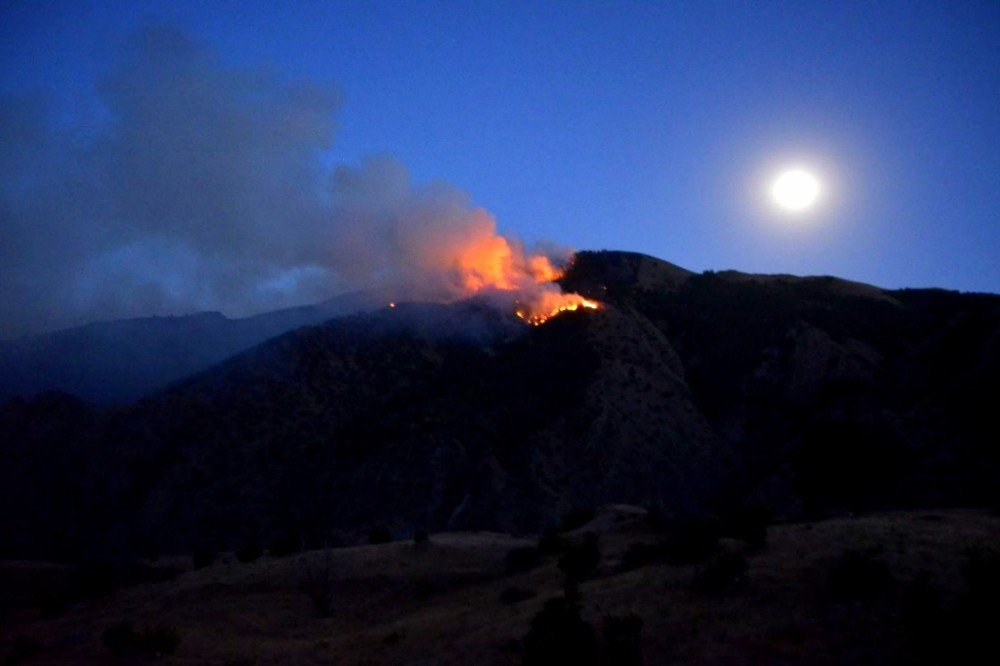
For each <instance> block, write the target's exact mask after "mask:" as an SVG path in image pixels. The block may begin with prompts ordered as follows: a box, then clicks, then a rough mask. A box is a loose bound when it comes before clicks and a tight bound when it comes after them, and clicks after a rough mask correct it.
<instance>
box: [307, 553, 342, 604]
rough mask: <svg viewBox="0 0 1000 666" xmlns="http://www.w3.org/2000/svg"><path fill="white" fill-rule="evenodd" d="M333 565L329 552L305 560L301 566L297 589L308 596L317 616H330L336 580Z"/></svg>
mask: <svg viewBox="0 0 1000 666" xmlns="http://www.w3.org/2000/svg"><path fill="white" fill-rule="evenodd" d="M334 571H335V569H334V565H333V561H332V560H331V558H330V556H329V554H327V555H326V556H325V557H323V558H321V559H320V560H318V561H314V562H306V563H305V565H304V567H303V574H302V578H301V579H300V581H299V589H300V590H301V591H302V592H303V593H305V595H306V596H307V597H309V601H311V602H312V605H313V608H314V609H315V610H316V614H317V615H318V616H319V617H330V615H331V614H332V613H333V600H334V593H335V587H336V582H335V579H334Z"/></svg>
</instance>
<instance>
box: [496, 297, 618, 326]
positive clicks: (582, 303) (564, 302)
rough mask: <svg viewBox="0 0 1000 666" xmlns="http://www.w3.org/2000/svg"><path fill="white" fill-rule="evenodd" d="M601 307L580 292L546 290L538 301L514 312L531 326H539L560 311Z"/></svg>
mask: <svg viewBox="0 0 1000 666" xmlns="http://www.w3.org/2000/svg"><path fill="white" fill-rule="evenodd" d="M600 307H601V305H600V303H598V302H597V301H591V300H588V299H586V298H584V297H583V296H581V295H580V294H555V293H551V292H547V293H546V294H545V295H544V296H543V298H542V299H541V301H540V302H535V303H532V304H531V305H530V307H527V308H524V307H522V308H519V309H518V310H516V311H515V312H514V314H516V315H517V316H518V317H519V318H521V319H523V320H524V321H526V322H528V323H529V324H531V325H532V326H540V325H541V324H544V323H545V322H546V321H548V320H549V319H551V318H552V317H555V316H556V315H557V314H559V313H560V312H568V311H570V310H579V309H580V308H587V309H590V310H597V309H599V308H600Z"/></svg>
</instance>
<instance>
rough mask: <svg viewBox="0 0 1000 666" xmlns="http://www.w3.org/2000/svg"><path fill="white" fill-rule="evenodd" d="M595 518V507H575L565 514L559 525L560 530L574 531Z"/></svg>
mask: <svg viewBox="0 0 1000 666" xmlns="http://www.w3.org/2000/svg"><path fill="white" fill-rule="evenodd" d="M593 519H594V511H593V509H573V510H571V511H570V512H569V513H567V514H566V515H565V516H563V519H562V522H561V523H560V525H559V531H561V532H572V531H573V530H575V529H577V528H579V527H583V526H584V525H586V524H587V523H589V522H590V521H592V520H593Z"/></svg>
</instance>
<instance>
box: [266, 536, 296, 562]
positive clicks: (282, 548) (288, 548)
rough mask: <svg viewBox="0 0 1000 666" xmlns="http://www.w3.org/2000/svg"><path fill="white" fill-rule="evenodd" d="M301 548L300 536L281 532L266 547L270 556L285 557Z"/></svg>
mask: <svg viewBox="0 0 1000 666" xmlns="http://www.w3.org/2000/svg"><path fill="white" fill-rule="evenodd" d="M301 550H302V537H300V536H299V535H298V534H282V535H281V536H279V537H278V538H276V539H275V540H274V541H273V542H272V543H271V547H270V548H269V549H268V551H267V552H268V555H270V556H271V557H287V556H289V555H294V554H295V553H298V552H300V551H301Z"/></svg>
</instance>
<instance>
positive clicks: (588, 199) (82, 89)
mask: <svg viewBox="0 0 1000 666" xmlns="http://www.w3.org/2000/svg"><path fill="white" fill-rule="evenodd" d="M150 21H157V22H166V23H168V24H171V25H174V26H176V27H178V28H180V29H182V30H183V31H184V32H186V33H187V34H189V35H191V36H192V38H194V39H196V40H198V41H200V42H201V43H203V44H204V45H206V46H207V47H208V48H209V49H211V50H212V51H214V52H215V53H217V54H218V57H219V58H220V59H221V60H222V61H224V62H225V63H227V64H228V65H230V66H232V67H237V68H239V67H247V68H255V69H265V70H269V71H272V72H274V73H276V75H278V76H280V77H284V78H287V79H290V80H291V79H296V80H300V79H306V80H311V81H318V82H333V83H334V84H335V85H336V86H337V89H338V90H339V92H340V95H341V104H340V107H339V110H338V111H337V112H336V115H335V117H336V122H337V125H338V128H339V129H338V131H337V134H336V137H335V140H334V143H333V146H332V147H331V148H330V149H329V150H328V151H326V152H325V153H324V155H323V157H322V159H323V160H324V162H325V163H327V164H328V165H331V166H332V165H340V164H344V165H357V164H358V163H359V162H360V161H361V160H362V159H363V158H364V157H365V156H367V155H372V154H390V155H392V156H394V157H396V158H397V159H398V160H399V161H401V162H402V163H403V164H405V165H406V167H407V168H408V169H409V170H410V173H411V175H412V177H413V179H414V180H416V181H418V182H427V181H431V180H435V179H444V180H447V181H449V182H451V183H452V184H454V185H455V186H456V187H458V188H461V189H462V190H464V191H466V192H468V193H469V194H470V195H471V196H472V198H473V200H474V202H475V203H476V204H478V205H481V206H483V207H485V208H486V209H487V210H489V211H490V212H491V213H492V214H494V215H495V216H496V218H497V222H498V225H499V228H500V230H501V232H503V233H508V234H512V235H514V236H517V237H519V238H521V239H523V240H524V241H526V242H533V241H537V240H551V241H555V242H557V243H562V244H565V245H569V246H572V247H574V248H588V249H589V248H594V249H598V248H608V249H622V250H636V251H640V252H645V253H649V254H652V255H655V256H658V257H661V258H664V259H667V260H669V261H673V262H675V263H677V264H680V265H682V266H685V267H688V268H691V269H695V270H705V269H725V268H737V269H740V270H746V271H754V272H791V273H800V274H805V273H809V274H835V275H840V276H843V277H847V278H851V279H856V280H862V281H867V282H872V283H875V284H878V285H882V286H887V287H902V286H930V285H935V286H943V287H948V288H953V289H961V290H975V291H993V292H1000V268H998V266H1000V262H998V259H1000V205H998V194H1000V177H998V174H1000V104H998V103H997V100H1000V4H998V3H996V2H983V3H974V2H967V3H965V2H963V3H957V2H955V3H953V2H869V3H853V2H829V3H827V2H753V3H735V2H718V3H717V2H662V3H629V2H622V3H575V2H543V3H511V2H469V3H447V2H446V3H426V2H419V3H418V2H383V3H358V2H315V3H313V2H289V3H273V2H260V3H258V2H248V1H241V2H207V3H205V2H182V1H178V2H171V3H153V2H137V1H132V2H124V3H114V2H86V1H78V2H39V1H32V2H17V1H15V2H7V3H5V4H4V6H3V8H0V62H2V63H3V64H2V65H0V90H2V91H3V92H4V93H7V94H9V95H14V96H25V95H28V94H42V95H44V96H48V97H51V98H53V99H55V100H56V101H55V102H54V103H53V104H54V105H55V108H56V109H57V113H56V116H57V117H58V118H59V121H60V122H61V123H62V124H63V125H65V126H68V127H71V128H73V129H74V131H75V132H77V133H78V134H80V135H81V136H86V134H87V132H88V131H90V130H88V128H92V127H93V126H94V124H95V123H97V124H99V123H100V117H101V112H102V108H101V105H100V103H99V102H98V101H97V100H98V98H97V96H96V94H95V90H96V87H97V83H96V82H97V81H99V80H100V79H101V77H102V76H103V75H104V73H105V72H106V71H107V70H108V69H109V68H111V67H112V66H113V63H114V62H115V60H116V58H120V55H119V50H118V46H117V45H118V44H120V43H121V42H122V40H124V39H126V38H127V37H128V35H130V34H132V33H134V32H135V31H136V30H138V29H140V28H141V27H142V26H143V25H146V24H148V23H149V22H150ZM786 165H805V166H807V167H809V168H810V169H812V170H814V171H815V172H816V173H817V175H818V176H819V177H820V178H821V180H822V182H823V186H824V195H823V200H822V202H821V205H819V206H818V207H817V208H816V210H814V211H811V212H810V213H809V214H807V215H803V216H799V217H792V216H789V215H788V214H787V213H781V212H779V211H777V210H776V209H775V208H774V207H773V206H771V205H770V204H769V202H768V201H767V200H766V190H767V187H768V183H769V180H770V179H771V178H772V177H773V176H774V175H776V173H777V172H778V171H779V170H780V169H781V168H782V167H784V166H786Z"/></svg>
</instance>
